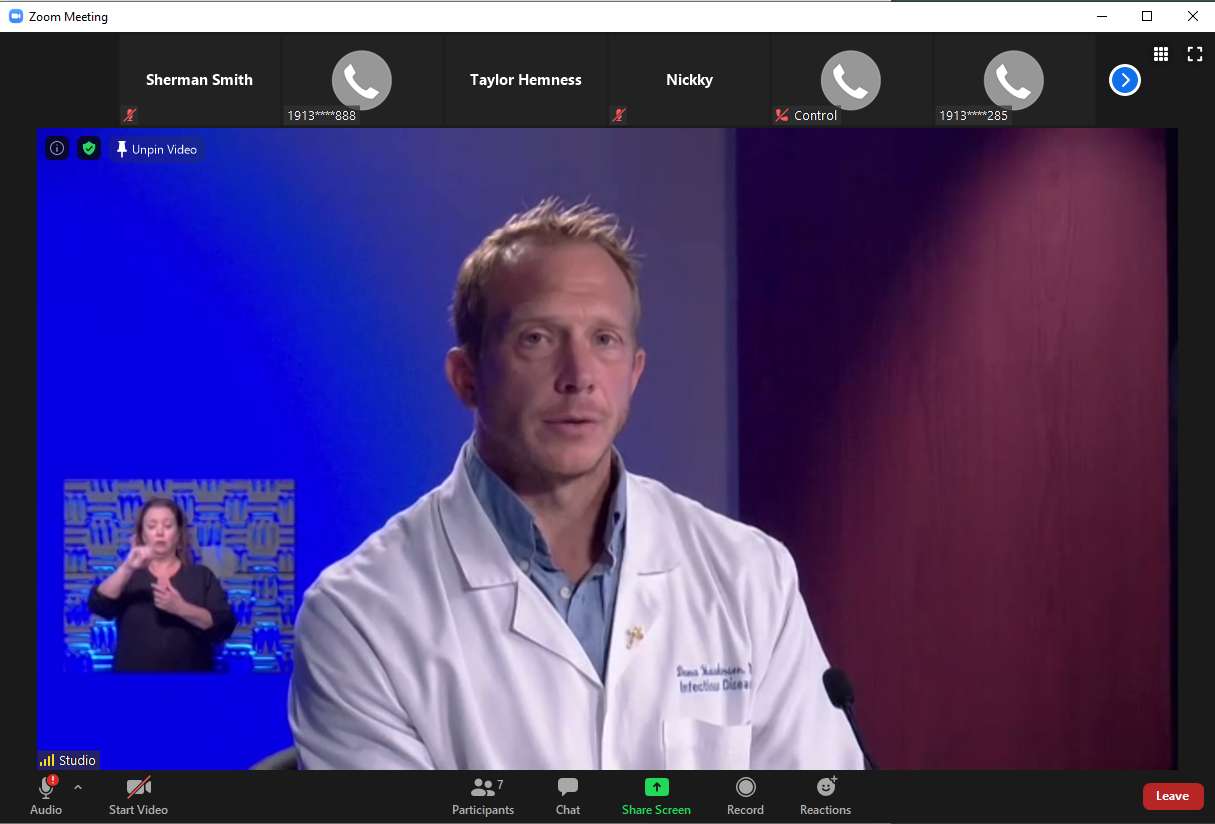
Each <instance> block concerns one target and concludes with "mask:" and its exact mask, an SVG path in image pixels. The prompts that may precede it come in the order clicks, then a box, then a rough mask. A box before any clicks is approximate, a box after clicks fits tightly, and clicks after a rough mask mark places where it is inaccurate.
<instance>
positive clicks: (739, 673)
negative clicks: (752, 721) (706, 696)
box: [675, 663, 751, 695]
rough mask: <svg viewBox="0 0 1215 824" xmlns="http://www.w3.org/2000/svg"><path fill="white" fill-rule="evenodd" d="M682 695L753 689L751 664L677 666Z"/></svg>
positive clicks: (676, 672) (676, 675)
mask: <svg viewBox="0 0 1215 824" xmlns="http://www.w3.org/2000/svg"><path fill="white" fill-rule="evenodd" d="M675 677H676V678H678V679H679V693H680V695H690V694H692V693H698V692H735V691H738V690H749V689H751V664H750V663H748V664H747V665H746V666H740V665H738V664H721V663H718V664H699V665H694V666H690V667H689V666H684V665H682V664H677V665H676V666H675Z"/></svg>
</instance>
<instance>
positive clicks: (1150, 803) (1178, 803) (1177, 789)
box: [1143, 783, 1202, 810]
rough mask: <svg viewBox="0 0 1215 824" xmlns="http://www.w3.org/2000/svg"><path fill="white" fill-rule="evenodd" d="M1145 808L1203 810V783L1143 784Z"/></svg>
mask: <svg viewBox="0 0 1215 824" xmlns="http://www.w3.org/2000/svg"><path fill="white" fill-rule="evenodd" d="M1143 808H1144V809H1145V810H1201V809H1202V785H1201V784H1174V783H1164V784H1161V783H1157V784H1144V785H1143Z"/></svg>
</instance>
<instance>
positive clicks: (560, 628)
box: [511, 579, 601, 687]
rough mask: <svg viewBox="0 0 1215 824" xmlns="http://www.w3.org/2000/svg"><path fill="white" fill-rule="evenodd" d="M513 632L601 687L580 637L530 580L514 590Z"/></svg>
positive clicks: (518, 584) (519, 583) (521, 583)
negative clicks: (557, 657) (579, 639)
mask: <svg viewBox="0 0 1215 824" xmlns="http://www.w3.org/2000/svg"><path fill="white" fill-rule="evenodd" d="M511 629H512V630H514V631H515V632H517V633H519V634H520V635H522V636H523V637H524V638H527V639H528V640H529V641H533V642H535V643H536V644H539V645H540V646H542V647H544V648H545V649H546V650H548V651H549V652H551V653H553V654H554V655H557V656H559V657H561V658H564V659H565V660H566V661H568V662H569V663H570V664H572V665H573V666H574V668H575V669H577V670H578V671H579V672H580V673H582V674H583V675H585V676H586V677H587V678H589V679H590V680H591V681H592V682H593V683H594V684H595V686H597V687H598V686H600V683H601V682H600V681H599V673H598V672H596V671H595V667H594V665H593V664H592V663H591V659H589V658H587V656H586V650H584V649H583V648H582V644H581V643H579V641H578V638H577V636H575V635H574V632H573V630H571V629H570V628H569V625H568V624H566V623H565V621H563V620H562V619H561V616H560V615H558V614H557V610H555V609H554V608H553V605H552V604H550V603H549V602H548V600H547V599H545V597H544V595H543V594H542V593H541V592H540V590H539V589H537V588H536V586H535V585H534V584H532V582H531V581H530V580H526V579H524V580H520V581H519V582H518V583H517V584H516V586H515V616H514V618H513V620H512V621H511Z"/></svg>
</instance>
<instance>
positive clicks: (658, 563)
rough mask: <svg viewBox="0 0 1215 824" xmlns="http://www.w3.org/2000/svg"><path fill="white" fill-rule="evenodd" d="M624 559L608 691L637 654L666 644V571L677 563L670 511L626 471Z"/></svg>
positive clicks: (650, 653) (644, 654) (643, 655)
mask: <svg viewBox="0 0 1215 824" xmlns="http://www.w3.org/2000/svg"><path fill="white" fill-rule="evenodd" d="M628 478H629V487H628V502H629V503H628V507H629V511H628V519H627V521H626V525H625V529H626V534H625V549H624V561H623V564H622V566H621V570H620V589H619V591H618V592H617V595H616V614H615V616H614V618H613V621H612V640H611V645H610V649H609V652H608V666H607V682H608V692H609V693H611V692H612V691H613V690H614V688H615V687H616V685H617V684H619V683H620V682H621V681H622V680H623V679H624V677H625V675H626V674H627V673H628V671H629V669H630V668H631V667H632V666H633V665H634V664H635V663H636V662H637V661H639V660H641V659H643V658H647V659H649V658H651V657H652V656H654V655H658V654H661V651H662V650H664V649H666V650H669V649H671V644H670V639H666V642H665V643H664V641H663V640H662V639H663V636H664V634H669V633H670V632H672V631H673V628H672V627H671V626H670V622H669V620H665V619H666V618H667V617H668V616H667V614H666V613H667V612H668V609H669V607H668V600H669V599H668V593H669V588H670V584H671V575H672V573H674V572H675V570H676V569H677V568H678V566H679V544H678V543H677V538H678V536H677V533H676V531H675V530H674V529H672V528H671V527H670V522H671V513H665V514H664V513H662V512H660V511H659V509H658V507H657V506H656V504H657V499H656V497H655V494H654V491H653V489H652V488H651V487H650V486H648V485H647V484H646V483H643V482H639V481H637V480H636V478H635V476H634V475H632V474H630V475H629V476H628Z"/></svg>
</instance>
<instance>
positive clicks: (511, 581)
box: [438, 444, 601, 686]
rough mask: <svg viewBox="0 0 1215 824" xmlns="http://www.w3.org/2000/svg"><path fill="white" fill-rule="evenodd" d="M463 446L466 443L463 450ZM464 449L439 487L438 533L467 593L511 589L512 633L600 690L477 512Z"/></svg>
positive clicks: (579, 652) (572, 642) (572, 639)
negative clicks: (440, 526) (442, 535)
mask: <svg viewBox="0 0 1215 824" xmlns="http://www.w3.org/2000/svg"><path fill="white" fill-rule="evenodd" d="M468 448H469V447H468V445H467V444H465V446H464V449H468ZM464 449H462V450H460V455H459V456H458V457H457V458H456V466H455V468H454V469H453V470H452V473H451V475H450V477H448V479H447V480H446V481H445V482H444V484H443V486H442V488H441V489H440V491H439V495H438V500H439V514H440V517H441V519H442V521H443V530H444V533H445V534H446V537H447V542H448V545H449V546H450V547H451V551H452V554H454V555H455V557H456V562H457V563H458V564H459V566H460V571H461V572H462V573H463V575H464V581H465V584H466V585H467V587H468V588H469V589H472V590H476V589H485V588H487V587H496V586H507V585H510V586H513V587H515V602H514V613H513V615H512V616H511V631H513V632H516V633H518V634H519V635H522V636H523V637H524V638H527V639H528V640H529V641H532V642H534V643H536V644H538V645H539V646H541V647H543V648H544V649H546V650H548V651H549V652H551V653H553V654H554V655H557V656H558V657H560V658H563V659H565V660H566V661H567V662H569V663H570V664H571V665H572V666H573V667H574V668H575V669H577V670H578V671H579V672H580V673H582V674H583V675H584V676H586V677H587V678H589V679H590V680H591V681H592V682H594V684H595V685H596V686H599V685H600V683H601V682H600V680H599V673H597V672H596V671H595V667H594V665H593V664H591V661H590V659H589V658H588V657H587V655H586V650H584V649H583V648H582V644H580V643H579V642H578V638H577V637H576V636H575V635H574V633H573V631H572V630H571V629H570V628H569V626H568V625H567V624H566V623H565V621H563V620H562V618H561V616H560V615H559V614H558V613H557V610H556V609H554V608H553V605H552V604H550V603H549V602H548V601H547V600H546V599H545V597H544V595H543V593H541V592H540V590H539V589H538V588H537V587H536V585H535V584H533V583H532V582H531V581H530V580H529V579H528V578H527V577H526V576H524V575H523V573H522V572H520V571H519V568H518V567H517V566H515V563H514V561H512V560H511V557H510V551H509V550H507V548H506V546H505V544H503V543H502V537H501V536H500V535H499V534H498V531H497V530H496V529H495V528H494V525H493V522H492V521H490V519H489V516H488V515H487V514H485V510H484V509H482V508H481V503H480V502H479V501H478V500H477V495H476V493H475V492H473V488H472V484H471V483H470V482H469V480H468V475H467V474H466V473H465V471H464V457H465V456H464Z"/></svg>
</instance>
